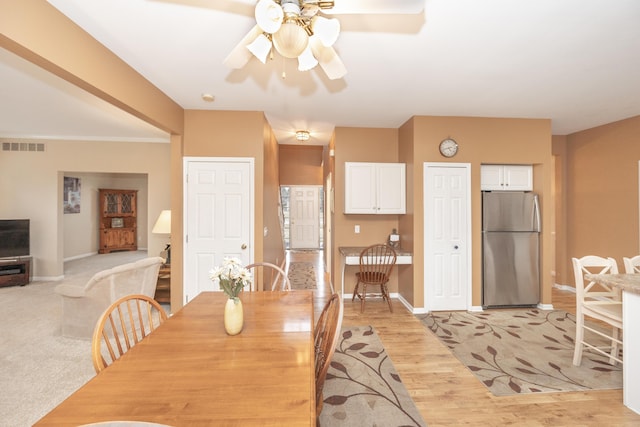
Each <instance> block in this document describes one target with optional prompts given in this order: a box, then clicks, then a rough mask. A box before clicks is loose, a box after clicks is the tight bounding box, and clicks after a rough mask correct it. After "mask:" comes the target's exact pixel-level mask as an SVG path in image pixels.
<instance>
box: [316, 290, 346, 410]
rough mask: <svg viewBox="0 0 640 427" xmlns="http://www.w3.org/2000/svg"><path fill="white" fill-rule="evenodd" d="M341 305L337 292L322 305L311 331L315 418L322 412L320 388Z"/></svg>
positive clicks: (339, 321) (338, 325)
mask: <svg viewBox="0 0 640 427" xmlns="http://www.w3.org/2000/svg"><path fill="white" fill-rule="evenodd" d="M342 310H343V305H342V302H341V301H340V297H339V296H338V294H333V295H331V298H329V301H327V303H326V304H325V305H324V308H323V309H322V313H320V317H319V318H318V322H317V323H316V327H315V329H314V332H313V336H314V351H315V371H316V418H317V417H319V416H320V412H322V404H323V396H322V389H323V387H324V380H325V378H326V377H327V371H328V370H329V365H330V364H331V358H332V357H333V353H334V351H335V349H336V344H337V342H338V336H339V335H340V328H341V327H342V314H343V311H342Z"/></svg>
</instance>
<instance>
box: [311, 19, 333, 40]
mask: <svg viewBox="0 0 640 427" xmlns="http://www.w3.org/2000/svg"><path fill="white" fill-rule="evenodd" d="M311 27H312V28H313V33H314V34H315V35H316V36H318V38H319V39H320V41H321V42H322V44H323V45H325V46H333V44H334V43H335V42H336V40H338V36H339V35H340V21H338V20H337V19H336V18H332V19H327V18H324V17H322V16H318V15H316V16H314V17H313V18H312V20H311Z"/></svg>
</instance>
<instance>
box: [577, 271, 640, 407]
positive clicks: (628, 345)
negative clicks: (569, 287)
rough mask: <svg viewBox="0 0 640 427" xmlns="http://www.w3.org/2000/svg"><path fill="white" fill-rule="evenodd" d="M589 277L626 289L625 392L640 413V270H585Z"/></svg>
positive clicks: (623, 300) (626, 400)
mask: <svg viewBox="0 0 640 427" xmlns="http://www.w3.org/2000/svg"><path fill="white" fill-rule="evenodd" d="M584 277H585V279H587V280H593V281H594V282H597V283H602V284H604V285H607V286H613V287H614V288H618V289H621V290H622V342H623V345H624V361H623V364H622V396H623V399H624V405H625V406H626V407H627V408H629V409H631V410H632V411H634V412H635V413H637V414H640V365H639V364H638V361H640V334H639V333H638V330H640V274H585V276H584Z"/></svg>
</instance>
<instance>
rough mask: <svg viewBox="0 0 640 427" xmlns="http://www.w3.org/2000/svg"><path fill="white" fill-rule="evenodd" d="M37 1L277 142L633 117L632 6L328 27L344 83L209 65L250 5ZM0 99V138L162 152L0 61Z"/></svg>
mask: <svg viewBox="0 0 640 427" xmlns="http://www.w3.org/2000/svg"><path fill="white" fill-rule="evenodd" d="M48 1H49V3H51V4H52V5H53V6H54V7H56V8H58V9H59V10H60V11H61V12H62V13H64V14H65V15H67V16H68V17H69V18H70V19H72V20H73V21H75V22H76V23H77V24H78V25H80V26H81V27H82V28H84V30H85V31H87V32H88V33H90V34H91V35H93V37H95V38H96V39H97V40H99V41H100V42H101V43H103V44H104V45H105V46H107V47H108V48H109V49H111V50H112V51H113V52H115V53H116V54H117V55H118V56H120V57H121V58H122V59H124V60H125V61H126V62H127V63H128V64H129V65H131V66H132V67H133V68H134V69H136V70H137V71H138V72H140V73H141V74H142V75H143V76H145V77H146V78H147V79H148V80H149V81H151V82H152V83H153V84H155V85H156V86H157V87H158V88H160V89H161V90H162V91H163V92H164V93H166V94H167V95H168V96H169V97H171V98H172V99H174V100H175V101H176V102H177V103H178V104H180V105H181V106H182V107H183V108H186V109H213V110H249V111H264V112H265V114H266V116H267V119H268V120H269V122H270V124H271V126H272V127H273V129H274V131H275V133H276V137H277V138H278V140H279V142H280V143H291V144H295V143H297V142H296V141H295V139H294V138H293V132H294V131H295V130H296V129H300V128H306V129H309V130H310V131H311V133H312V142H314V143H318V144H326V143H327V142H328V139H329V137H330V135H331V133H332V131H333V128H334V127H335V126H349V127H390V128H397V127H399V126H401V125H402V124H403V123H404V122H405V121H406V120H408V119H409V118H410V117H412V116H414V115H432V116H475V117H513V118H549V119H551V121H552V122H551V123H552V131H553V134H554V135H565V134H569V133H572V132H576V131H579V130H584V129H588V128H591V127H594V126H598V125H602V124H605V123H609V122H612V121H616V120H621V119H625V118H628V117H632V116H636V115H640V78H639V77H640V1H638V0H562V1H558V0H536V1H531V0H529V1H524V0H521V1H515V0H482V1H479V0H426V2H425V9H424V11H423V13H420V14H418V15H371V14H369V15H358V14H356V15H336V16H337V17H338V18H339V19H340V22H341V26H342V32H341V35H340V37H339V38H338V41H337V42H336V44H335V46H334V47H335V49H336V51H337V52H338V54H339V55H340V57H341V58H342V60H343V62H344V64H345V66H346V68H347V70H348V73H347V75H346V76H345V77H344V78H343V79H340V80H333V81H332V80H328V79H327V78H326V76H325V75H324V73H323V72H322V70H321V69H320V67H316V68H315V69H313V70H311V71H309V72H299V71H297V69H296V62H295V61H294V60H286V61H285V60H284V59H282V58H281V57H279V56H276V58H275V59H274V60H273V61H269V62H268V63H267V65H263V64H262V63H260V62H259V61H258V60H257V59H255V58H254V59H251V61H250V62H249V64H248V65H247V66H246V67H245V68H243V69H241V70H230V69H228V68H226V67H225V66H224V65H223V64H222V61H223V60H224V58H225V57H226V56H227V54H228V53H229V52H230V51H231V50H232V49H233V47H234V46H235V45H236V44H237V43H238V42H239V41H240V39H241V38H242V37H243V36H244V35H245V34H246V33H247V32H248V31H249V29H250V28H251V27H252V26H253V25H254V24H255V20H254V18H253V4H254V3H255V0H108V1H107V0H48ZM341 1H344V2H346V1H347V0H336V2H341ZM399 1H400V0H389V2H388V3H389V4H391V3H392V2H393V3H397V2H399ZM283 70H285V71H286V78H284V79H283V78H282V77H281V74H282V71H283ZM0 91H1V93H2V97H0V137H21V136H24V137H29V138H35V137H55V136H61V137H65V138H74V139H82V138H85V139H105V138H106V137H109V138H110V139H114V140H133V141H137V140H140V141H163V140H164V141H166V140H167V136H166V134H164V133H163V132H161V131H158V130H157V129H154V128H153V127H151V126H149V125H147V124H144V123H142V122H140V121H139V120H137V119H135V118H133V117H132V116H130V115H128V114H126V113H123V112H120V111H119V110H117V109H115V108H113V107H111V106H109V105H108V104H106V103H104V102H102V101H99V100H97V99H95V98H93V97H91V96H89V95H87V94H85V93H83V92H82V91H81V90H79V89H76V88H74V87H70V85H69V84H67V83H65V82H63V81H61V80H60V79H58V78H55V77H53V76H50V75H47V73H44V72H42V71H41V70H38V69H36V67H34V66H31V65H30V64H28V63H26V62H25V61H23V60H21V59H19V58H16V57H15V56H13V55H12V54H11V53H8V52H0ZM203 93H210V94H212V95H213V96H215V101H214V102H213V103H207V102H204V101H203V100H202V99H201V95H202V94H203ZM34 101H37V102H34ZM450 136H454V137H455V129H452V130H451V134H450Z"/></svg>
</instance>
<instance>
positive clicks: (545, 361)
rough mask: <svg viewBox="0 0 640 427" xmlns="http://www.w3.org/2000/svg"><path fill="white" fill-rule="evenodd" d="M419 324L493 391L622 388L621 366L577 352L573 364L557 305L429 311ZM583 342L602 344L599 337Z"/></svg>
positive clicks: (570, 339)
mask: <svg viewBox="0 0 640 427" xmlns="http://www.w3.org/2000/svg"><path fill="white" fill-rule="evenodd" d="M419 318H420V320H421V321H422V322H423V323H424V325H425V326H426V327H427V328H429V330H431V332H433V333H434V334H436V336H437V337H438V338H439V339H440V341H441V342H442V343H443V344H445V345H446V346H447V347H449V349H450V350H451V352H452V353H453V354H454V355H455V356H456V357H457V358H458V360H460V361H461V362H462V363H463V364H464V365H465V366H467V368H469V370H471V372H472V373H473V374H474V375H475V376H476V378H478V379H479V380H480V381H481V382H482V383H483V384H484V385H485V386H486V387H487V388H488V389H489V390H490V391H491V393H493V394H494V395H496V396H506V395H513V394H517V393H539V392H562V391H585V390H596V389H619V388H622V367H621V366H620V365H618V366H612V365H610V364H609V363H608V359H607V358H605V357H603V356H600V355H598V354H596V353H594V352H589V351H583V355H582V364H581V366H574V365H573V349H574V337H575V329H576V323H575V316H573V315H572V314H569V313H567V312H565V311H562V310H551V311H543V310H538V309H521V310H511V309H504V310H502V309H501V310H493V311H485V312H482V313H469V312H464V311H462V312H461V311H453V312H432V313H429V314H427V315H423V316H419ZM586 334H587V335H585V336H586V338H587V341H589V340H590V341H591V342H596V343H597V342H598V339H600V340H601V341H600V343H604V340H603V339H602V338H599V337H596V336H595V334H593V335H594V336H593V337H590V335H589V334H590V332H588V331H587V332H586Z"/></svg>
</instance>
